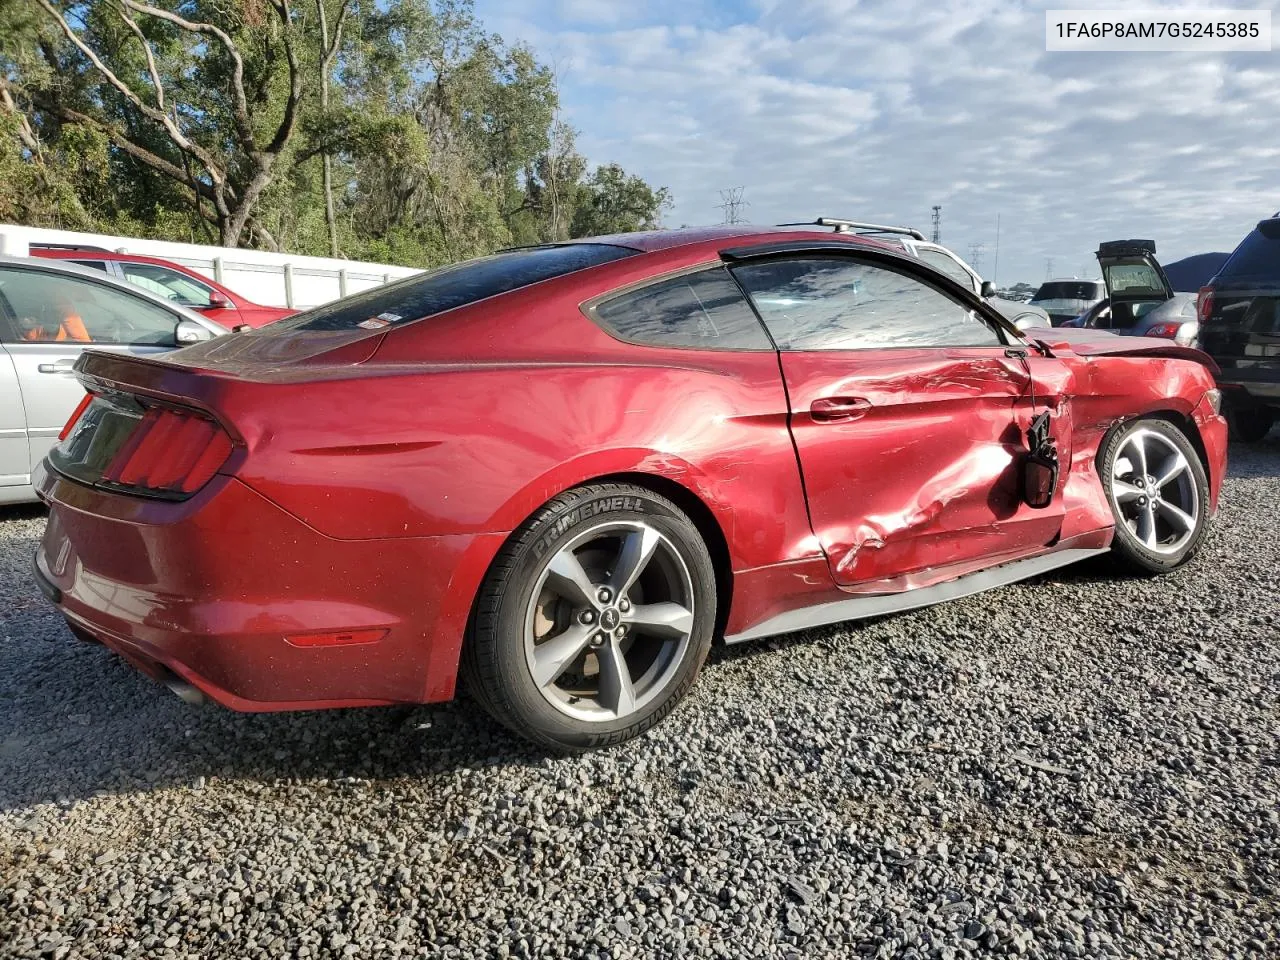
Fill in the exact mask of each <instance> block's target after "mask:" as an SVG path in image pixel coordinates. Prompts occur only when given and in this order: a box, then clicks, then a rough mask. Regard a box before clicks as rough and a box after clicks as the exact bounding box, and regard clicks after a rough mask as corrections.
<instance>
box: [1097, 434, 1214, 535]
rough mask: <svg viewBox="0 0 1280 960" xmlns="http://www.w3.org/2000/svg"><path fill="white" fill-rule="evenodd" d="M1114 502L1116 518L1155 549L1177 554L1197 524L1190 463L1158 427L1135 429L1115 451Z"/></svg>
mask: <svg viewBox="0 0 1280 960" xmlns="http://www.w3.org/2000/svg"><path fill="white" fill-rule="evenodd" d="M1111 501H1112V505H1113V506H1114V507H1115V511H1116V516H1117V517H1119V518H1120V519H1121V521H1122V522H1123V523H1124V524H1125V526H1126V527H1128V529H1129V531H1130V532H1131V533H1132V534H1133V535H1134V536H1135V537H1136V538H1137V539H1138V541H1139V542H1140V543H1141V544H1142V546H1144V547H1145V548H1146V549H1148V550H1151V551H1153V552H1155V553H1161V554H1170V553H1176V552H1177V551H1178V550H1180V549H1181V548H1182V547H1183V546H1184V545H1185V544H1186V543H1187V541H1188V540H1190V539H1191V538H1192V537H1193V536H1194V535H1195V532H1196V529H1197V527H1198V526H1199V521H1200V496H1199V493H1198V492H1197V490H1196V482H1195V478H1194V477H1193V476H1192V473H1191V465H1190V463H1188V461H1187V458H1186V456H1185V455H1184V454H1183V452H1182V451H1181V450H1179V449H1178V447H1177V446H1176V445H1175V444H1174V443H1173V441H1172V440H1170V439H1169V438H1168V437H1167V436H1165V435H1164V434H1163V433H1160V432H1158V431H1155V430H1149V429H1138V430H1134V431H1133V432H1132V433H1131V434H1129V436H1127V437H1126V438H1125V439H1124V441H1123V442H1122V443H1121V444H1120V447H1119V449H1118V450H1116V455H1115V459H1114V460H1113V461H1112V466H1111Z"/></svg>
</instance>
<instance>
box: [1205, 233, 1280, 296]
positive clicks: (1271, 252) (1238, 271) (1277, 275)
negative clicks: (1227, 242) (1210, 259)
mask: <svg viewBox="0 0 1280 960" xmlns="http://www.w3.org/2000/svg"><path fill="white" fill-rule="evenodd" d="M1218 279H1219V281H1222V280H1231V281H1235V280H1254V281H1259V280H1260V281H1263V282H1266V283H1273V284H1280V238H1277V239H1272V238H1270V237H1268V236H1266V234H1264V233H1263V232H1262V231H1261V230H1257V229H1255V230H1254V231H1253V232H1252V233H1250V234H1249V235H1248V236H1247V237H1245V238H1244V240H1242V241H1241V242H1240V246H1238V247H1236V252H1235V253H1233V254H1231V258H1230V259H1229V260H1227V262H1226V265H1225V266H1223V268H1222V269H1221V270H1220V271H1218Z"/></svg>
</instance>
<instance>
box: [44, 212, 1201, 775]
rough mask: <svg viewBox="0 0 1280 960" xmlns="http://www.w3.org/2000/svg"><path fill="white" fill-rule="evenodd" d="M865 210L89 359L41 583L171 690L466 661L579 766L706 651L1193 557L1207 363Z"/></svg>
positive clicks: (384, 689)
mask: <svg viewBox="0 0 1280 960" xmlns="http://www.w3.org/2000/svg"><path fill="white" fill-rule="evenodd" d="M863 227H864V225H859V224H850V223H848V222H844V221H818V224H817V225H812V226H809V227H807V228H800V229H795V228H778V227H767V228H760V227H754V228H753V227H744V226H734V227H724V228H717V229H704V230H677V231H664V232H653V233H637V234H624V235H618V236H611V237H599V238H595V239H590V240H582V241H573V242H567V243H557V244H550V245H546V246H537V247H530V248H525V249H517V250H511V251H506V252H502V253H498V254H495V255H493V256H490V257H485V258H481V259H478V260H472V261H468V262H465V263H460V264H456V265H453V266H449V267H445V268H442V269H439V270H436V271H434V272H430V273H426V274H421V275H418V276H414V277H411V278H408V279H406V280H403V281H400V282H399V283H396V284H393V285H390V286H386V287H382V288H379V289H376V290H370V291H367V292H364V293H361V294H358V295H356V296H354V297H349V298H347V299H344V300H341V301H338V302H335V303H331V304H328V305H326V306H323V307H319V308H317V309H314V310H311V311H308V312H306V313H303V314H300V315H298V316H295V317H292V318H289V319H286V320H282V321H280V322H278V323H275V324H272V325H270V326H268V327H266V328H264V329H261V330H255V331H252V332H248V333H243V334H236V335H233V336H228V337H223V338H220V339H217V340H213V341H210V342H208V343H204V344H200V345H197V346H194V347H191V348H188V349H185V350H181V351H178V352H176V353H171V354H167V355H165V356H164V357H163V358H152V357H131V356H121V355H115V354H105V353H93V352H88V353H86V354H85V355H84V357H83V358H82V359H81V360H80V362H79V363H78V364H77V374H78V376H79V378H80V380H81V382H82V383H83V384H84V387H85V389H86V390H87V391H88V395H87V397H86V400H85V403H84V404H82V407H81V409H80V410H79V411H78V412H77V414H76V416H75V417H73V418H72V421H71V422H70V423H69V424H68V426H67V428H66V430H65V431H64V436H63V439H62V440H61V442H60V444H59V445H58V446H57V447H56V448H55V449H54V450H53V451H52V452H51V453H50V455H49V457H48V458H47V460H46V461H45V462H44V464H43V466H42V468H41V469H40V470H39V471H38V473H37V476H36V478H35V484H36V487H37V490H38V491H39V493H40V495H41V497H42V498H43V499H44V500H45V501H46V502H47V503H48V504H49V506H50V508H51V509H50V517H49V523H48V526H47V530H46V532H45V535H44V539H43V542H42V543H41V545H40V546H39V548H38V551H37V555H36V561H35V568H36V576H37V579H38V580H39V582H40V585H41V587H42V589H43V590H44V592H45V593H46V594H47V596H48V597H49V598H50V599H51V600H52V601H53V602H54V603H56V604H57V605H58V606H59V608H60V609H61V610H62V612H63V613H64V614H65V616H66V618H67V621H68V622H69V624H70V625H71V628H72V630H73V631H74V632H75V633H76V634H77V635H78V636H80V637H82V638H84V639H92V640H96V641H100V642H101V643H103V644H105V645H106V646H107V647H109V648H111V649H112V650H114V651H116V652H117V653H118V654H120V655H122V656H124V657H126V658H127V659H128V660H130V661H131V662H132V663H134V664H135V665H136V666H137V667H138V668H140V669H141V670H143V671H145V672H146V673H148V674H150V675H151V676H153V677H155V678H157V679H159V680H161V681H163V682H165V683H167V684H168V685H169V686H170V687H172V688H173V689H174V690H176V691H177V692H179V693H180V694H182V695H183V696H184V697H186V698H187V699H190V700H205V699H207V700H212V701H216V702H217V703H219V704H222V705H224V706H226V707H230V708H232V709H236V710H299V709H310V708H322V707H341V706H354V705H374V704H405V703H424V702H433V701H441V700H447V699H449V698H451V697H452V696H453V695H454V690H455V685H456V684H457V683H458V682H459V679H460V678H461V679H462V680H463V681H464V682H465V683H466V684H467V685H468V687H469V688H470V690H471V691H472V692H473V693H474V695H475V697H476V698H477V699H478V700H479V702H480V703H481V704H483V705H484V706H485V707H486V708H487V709H488V710H489V711H490V712H491V713H492V714H493V715H494V716H495V717H496V718H497V719H498V720H500V721H502V722H503V723H505V724H507V725H508V726H510V727H511V728H512V729H513V730H515V731H517V732H518V733H520V734H522V735H524V736H527V737H529V738H531V739H533V740H535V741H537V742H539V743H541V744H543V745H546V746H549V747H552V748H559V749H563V750H581V749H585V748H589V747H595V746H600V745H604V744H610V743H616V742H619V741H623V740H626V739H628V738H630V737H633V736H636V735H637V734H640V733H642V732H643V731H645V730H646V729H648V728H649V727H651V726H653V725H654V724H655V723H657V722H658V721H659V720H661V719H662V718H663V717H664V716H666V715H667V714H668V713H669V712H670V711H671V710H672V709H673V708H674V707H675V706H676V704H677V703H678V702H679V701H680V699H681V698H682V697H683V696H684V695H685V694H686V693H687V692H688V690H689V688H690V686H691V685H692V683H693V682H694V679H695V677H696V676H697V674H698V671H699V669H700V667H701V666H702V663H703V661H704V660H705V658H706V656H707V652H708V649H709V647H710V645H711V643H712V641H713V638H722V639H723V640H724V641H725V642H727V643H737V642H741V641H748V640H753V639H755V638H758V637H766V636H769V635H773V634H781V633H787V632H791V631H796V630H801V629H804V628H809V627H815V626H818V625H821V624H830V623H835V622H838V621H844V620H850V619H856V618H860V617H867V616H879V615H882V614H887V613H892V612H895V611H901V610H907V609H911V608H914V607H919V606H922V605H925V604H930V603H934V602H937V601H941V600H947V599H951V598H955V597H959V596H963V595H966V594H970V593H973V592H976V591H979V590H985V589H988V588H991V587H995V586H998V585H1001V584H1006V583H1009V582H1012V581H1015V580H1019V579H1022V578H1025V577H1029V576H1032V575H1035V574H1039V573H1043V572H1045V571H1047V570H1051V569H1054V568H1056V567H1061V566H1063V565H1065V564H1069V563H1072V562H1074V561H1077V560H1080V559H1082V558H1085V557H1090V556H1093V555H1095V554H1101V553H1103V552H1105V551H1111V552H1112V553H1113V554H1114V555H1115V557H1116V558H1117V559H1118V560H1119V561H1120V562H1121V563H1122V564H1124V565H1125V566H1127V567H1129V568H1131V569H1133V570H1136V571H1142V572H1146V573H1159V572H1161V571H1165V570H1169V569H1172V568H1174V567H1177V566H1178V565H1180V564H1182V563H1184V562H1185V561H1186V560H1187V559H1188V558H1190V557H1191V556H1192V555H1193V554H1194V553H1195V552H1196V550H1197V548H1198V547H1199V546H1200V545H1201V543H1202V542H1203V540H1204V538H1205V535H1206V529H1207V524H1208V523H1209V521H1210V518H1211V517H1212V515H1213V514H1214V512H1215V510H1216V507H1217V500H1218V491H1219V487H1220V485H1221V483H1222V478H1223V473H1224V470H1225V449H1226V427H1225V423H1224V421H1223V419H1222V417H1221V416H1220V415H1219V412H1218V406H1219V394H1218V391H1217V390H1216V389H1215V387H1214V380H1213V369H1212V361H1210V360H1209V359H1208V358H1207V357H1206V356H1205V355H1203V354H1201V353H1200V352H1198V351H1196V350H1194V349H1191V348H1188V347H1183V346H1179V345H1177V344H1173V343H1171V342H1168V341H1163V340H1157V339H1151V338H1134V337H1116V336H1112V335H1110V334H1106V333H1101V332H1094V331H1061V330H1055V329H1050V328H1045V329H1043V330H1033V331H1030V332H1027V333H1022V332H1019V331H1018V330H1016V329H1015V328H1013V327H1012V326H1011V325H1010V324H1009V323H1008V322H1007V321H1005V320H1004V319H1003V318H1002V317H1001V316H1000V314H998V313H996V312H995V311H993V310H992V309H991V308H990V307H989V306H988V305H987V304H986V303H985V302H984V301H983V300H982V299H981V298H979V297H977V296H976V295H975V294H974V293H973V291H972V290H970V289H968V288H966V287H963V286H961V285H958V284H957V283H955V282H954V281H953V280H952V279H950V278H948V277H947V276H944V275H943V274H941V273H939V272H936V271H934V270H933V269H932V268H931V267H929V266H928V265H927V264H925V263H923V262H921V261H920V260H918V259H915V258H912V257H908V256H905V255H904V254H902V253H901V252H900V251H898V250H895V249H894V248H891V247H890V246H888V245H887V244H884V243H881V242H879V241H877V240H876V239H875V236H874V235H873V234H871V233H869V232H866V231H864V230H863ZM831 228H834V229H831ZM876 229H883V228H876ZM866 230H867V231H869V230H870V228H869V227H868V228H866Z"/></svg>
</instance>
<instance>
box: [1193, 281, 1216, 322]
mask: <svg viewBox="0 0 1280 960" xmlns="http://www.w3.org/2000/svg"><path fill="white" fill-rule="evenodd" d="M1212 313H1213V287H1201V288H1200V292H1199V293H1198V294H1196V316H1197V317H1199V318H1200V322H1201V323H1204V322H1205V321H1206V320H1208V319H1209V315H1210V314H1212Z"/></svg>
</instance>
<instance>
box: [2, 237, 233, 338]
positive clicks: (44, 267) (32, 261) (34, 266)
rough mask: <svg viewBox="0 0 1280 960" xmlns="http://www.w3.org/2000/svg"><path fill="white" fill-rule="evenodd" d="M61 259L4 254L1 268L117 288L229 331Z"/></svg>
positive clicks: (137, 288)
mask: <svg viewBox="0 0 1280 960" xmlns="http://www.w3.org/2000/svg"><path fill="white" fill-rule="evenodd" d="M61 259H62V258H60V257H59V258H48V257H12V256H9V255H8V254H2V253H0V267H17V268H18V269H20V270H32V271H36V272H41V273H59V274H64V275H66V276H71V277H79V278H81V279H84V280H91V281H93V282H94V283H99V284H103V285H105V286H108V287H115V288H116V289H117V290H121V291H123V292H124V293H128V294H130V295H132V296H135V297H141V298H142V299H144V300H149V301H151V302H152V303H154V304H156V305H158V306H162V307H165V308H167V309H169V310H172V311H173V312H174V313H177V314H178V315H180V316H181V317H183V318H184V319H187V320H195V321H196V322H197V323H199V324H200V325H201V326H203V327H207V326H209V325H210V324H212V325H213V326H214V327H216V328H217V329H218V330H223V331H225V330H226V329H227V328H226V327H224V326H223V325H222V324H220V323H218V322H217V321H215V320H210V319H209V318H208V317H206V316H204V315H203V314H201V313H197V312H196V311H195V310H191V309H189V308H187V307H184V306H183V305H182V304H180V303H175V302H174V301H173V300H170V299H169V298H168V297H162V296H160V295H158V294H155V293H152V292H151V291H150V290H148V289H147V288H146V287H140V286H138V285H137V284H135V283H128V282H127V281H124V280H117V279H116V278H115V277H112V276H108V275H107V274H105V273H103V272H102V271H101V270H96V269H94V268H93V267H82V266H80V264H78V263H62V262H60V261H61Z"/></svg>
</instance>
